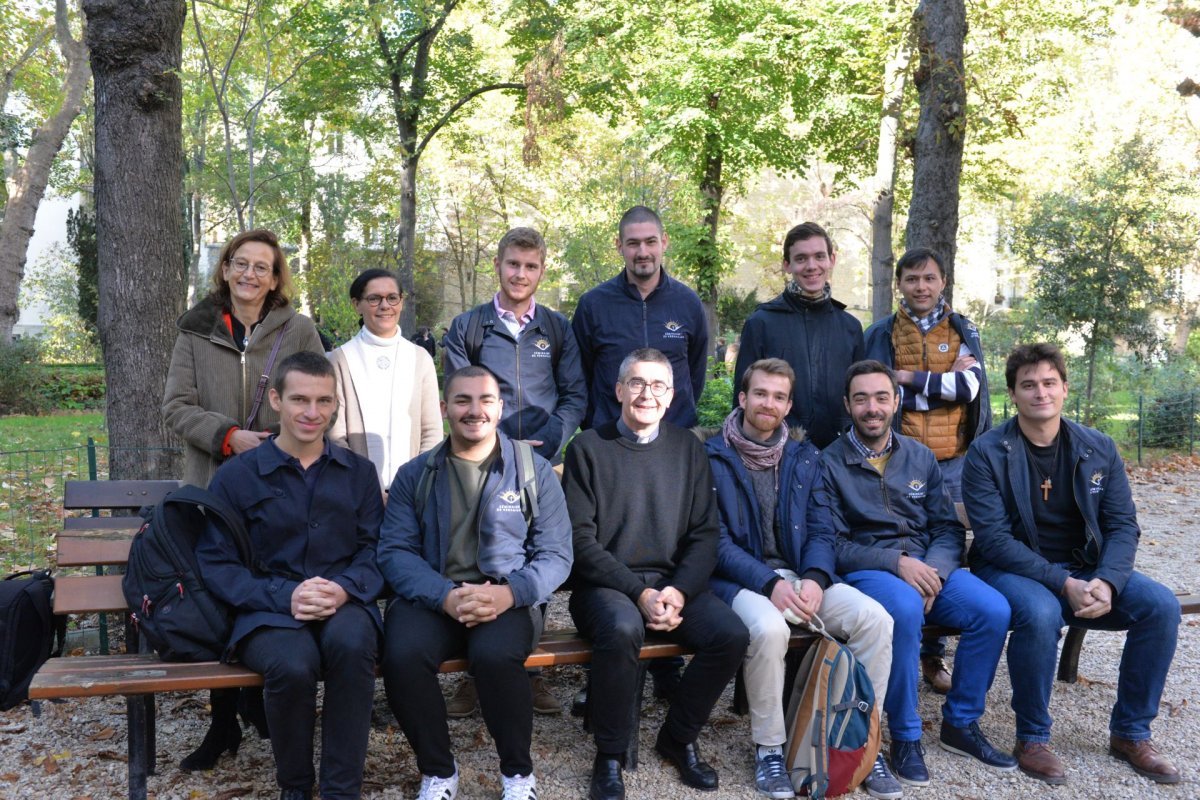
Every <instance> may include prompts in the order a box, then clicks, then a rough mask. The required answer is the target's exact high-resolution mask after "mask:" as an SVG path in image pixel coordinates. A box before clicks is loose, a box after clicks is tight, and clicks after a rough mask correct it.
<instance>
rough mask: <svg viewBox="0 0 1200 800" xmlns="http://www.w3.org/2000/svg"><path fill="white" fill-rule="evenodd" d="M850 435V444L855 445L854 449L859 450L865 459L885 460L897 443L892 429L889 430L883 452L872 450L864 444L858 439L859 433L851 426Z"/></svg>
mask: <svg viewBox="0 0 1200 800" xmlns="http://www.w3.org/2000/svg"><path fill="white" fill-rule="evenodd" d="M848 435H849V437H850V444H852V445H854V449H855V450H857V451H858V454H859V455H860V456H862V457H863V458H883V457H884V456H886V455H887V454H888V453H890V452H892V444H893V443H894V442H895V439H894V437H893V436H892V430H891V428H888V440H887V444H886V445H884V446H883V449H882V450H872V449H871V448H869V447H867V446H866V445H865V444H863V443H862V440H861V439H859V438H858V433H857V432H856V431H855V430H854V426H853V425H851V426H850V433H849V434H848Z"/></svg>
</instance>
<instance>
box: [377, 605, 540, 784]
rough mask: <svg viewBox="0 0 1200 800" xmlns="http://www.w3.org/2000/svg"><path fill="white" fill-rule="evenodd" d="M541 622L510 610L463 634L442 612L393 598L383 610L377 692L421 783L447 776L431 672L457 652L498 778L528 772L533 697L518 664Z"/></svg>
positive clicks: (527, 612)
mask: <svg viewBox="0 0 1200 800" xmlns="http://www.w3.org/2000/svg"><path fill="white" fill-rule="evenodd" d="M541 617H542V614H541V611H540V610H538V609H531V608H510V609H509V610H508V611H505V612H504V613H503V614H501V615H500V616H498V617H496V619H494V620H492V621H491V622H485V623H483V624H482V625H477V626H475V627H474V628H468V627H467V626H466V625H463V624H462V623H460V622H457V621H456V620H454V619H451V618H450V617H448V616H446V615H445V614H444V613H442V612H441V611H430V610H429V609H427V608H422V607H419V606H416V605H414V604H412V603H410V602H409V601H407V600H403V599H400V598H397V599H396V600H394V601H392V603H391V604H390V605H389V606H388V609H387V617H386V620H385V623H384V626H385V628H386V637H385V643H384V648H383V685H384V688H385V689H386V690H387V698H388V704H389V705H390V706H391V708H392V713H393V714H395V715H396V719H397V720H399V722H400V729H401V730H403V731H404V736H405V737H406V738H407V739H408V743H409V745H410V746H411V747H412V749H413V752H414V753H415V754H416V756H417V769H418V770H420V772H421V774H422V775H432V776H436V777H439V778H449V777H450V776H451V775H453V774H454V754H453V753H452V752H451V749H450V726H449V724H448V723H447V722H446V701H445V700H444V699H443V698H442V691H441V688H440V687H439V686H438V666H439V665H440V664H441V663H442V662H443V661H445V660H446V659H448V658H452V657H454V656H460V655H462V654H463V653H464V652H465V653H466V655H467V661H468V664H469V666H468V672H469V673H470V674H471V677H473V678H474V679H475V688H476V689H477V690H478V692H479V709H480V711H481V712H482V713H483V721H484V724H486V725H487V729H488V733H490V734H491V735H492V739H493V740H494V741H495V742H496V752H497V754H498V755H499V756H500V771H501V772H502V773H504V774H505V775H507V776H509V777H512V776H514V775H529V774H530V773H531V772H532V771H533V760H532V758H531V757H530V755H529V746H530V742H531V740H532V739H533V692H532V690H531V689H530V686H529V677H528V675H526V674H525V659H526V658H528V657H529V653H530V651H531V650H533V646H534V643H535V642H536V641H537V638H538V637H539V636H541V627H542V626H541Z"/></svg>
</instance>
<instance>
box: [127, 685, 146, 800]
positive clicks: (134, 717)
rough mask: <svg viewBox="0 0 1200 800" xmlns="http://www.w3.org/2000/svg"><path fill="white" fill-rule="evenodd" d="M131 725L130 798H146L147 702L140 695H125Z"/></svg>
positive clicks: (132, 799)
mask: <svg viewBox="0 0 1200 800" xmlns="http://www.w3.org/2000/svg"><path fill="white" fill-rule="evenodd" d="M125 716H126V718H127V720H128V727H129V800H146V776H147V774H148V771H149V765H148V764H147V758H146V755H147V754H146V738H147V737H146V731H147V726H146V722H147V720H146V703H145V702H144V698H143V697H141V696H138V695H126V696H125Z"/></svg>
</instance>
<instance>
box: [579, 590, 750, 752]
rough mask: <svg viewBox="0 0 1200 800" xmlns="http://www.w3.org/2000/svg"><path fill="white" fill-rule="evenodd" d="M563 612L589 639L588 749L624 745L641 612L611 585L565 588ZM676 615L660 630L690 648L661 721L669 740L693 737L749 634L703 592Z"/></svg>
mask: <svg viewBox="0 0 1200 800" xmlns="http://www.w3.org/2000/svg"><path fill="white" fill-rule="evenodd" d="M570 608H571V617H572V619H574V620H575V625H576V627H578V628H579V632H580V633H581V634H583V635H584V636H586V637H587V638H588V639H590V640H591V642H592V681H591V690H590V692H589V695H588V706H589V709H590V714H591V720H592V732H593V734H594V736H595V738H596V749H597V750H599V751H600V752H601V753H624V752H625V751H626V749H627V748H628V747H629V737H630V736H635V735H637V732H636V731H633V730H631V729H630V727H631V722H632V720H633V704H634V703H635V702H636V701H637V698H635V697H634V694H635V692H636V691H637V672H638V650H640V649H641V647H642V642H643V641H644V640H645V637H646V620H645V618H643V617H642V613H641V612H640V611H639V610H638V608H637V605H636V604H635V603H634V602H633V601H632V600H630V599H629V598H628V597H626V596H625V595H624V594H622V593H621V592H618V591H617V590H615V589H605V588H600V587H589V588H579V589H576V590H574V591H573V592H571V601H570ZM682 616H683V622H682V623H681V624H680V625H679V627H678V628H676V629H675V630H673V631H669V632H667V633H665V634H661V635H663V636H665V637H666V638H667V639H669V640H670V641H672V642H678V643H679V644H681V645H683V646H684V647H687V648H689V649H691V650H695V651H696V655H694V656H693V657H692V660H691V663H690V664H688V666H687V669H685V670H684V671H683V677H682V678H681V679H680V681H679V688H678V689H677V690H676V692H675V698H674V699H673V700H672V701H671V709H670V711H668V712H667V719H666V722H664V723H663V728H664V729H665V730H666V732H667V733H668V734H669V735H670V736H671V737H672V738H673V739H675V740H676V741H678V742H682V743H684V744H689V743H691V742H694V741H696V738H697V737H698V736H699V735H700V728H701V727H702V726H703V725H704V723H705V722H706V721H708V715H709V714H710V713H711V712H712V709H713V706H715V705H716V704H717V700H719V699H720V697H721V692H723V691H725V686H726V684H728V683H729V679H730V678H732V677H733V676H734V674H735V673H736V672H737V669H738V666H740V665H741V663H742V656H743V655H745V653H746V646H747V644H748V643H749V641H750V634H749V633H747V631H746V626H745V625H743V624H742V621H741V620H740V619H738V617H737V615H736V614H734V613H733V609H731V608H730V607H729V606H727V605H726V604H725V603H723V602H721V600H720V599H719V598H717V597H716V596H715V595H713V594H712V593H711V592H704V593H703V594H699V595H697V596H695V597H693V598H691V599H689V600H688V601H687V604H686V605H684V607H683V613H682Z"/></svg>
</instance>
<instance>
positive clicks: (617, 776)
mask: <svg viewBox="0 0 1200 800" xmlns="http://www.w3.org/2000/svg"><path fill="white" fill-rule="evenodd" d="M588 800H625V781H624V779H623V778H622V777H621V761H620V759H616V758H605V757H604V756H602V755H597V756H596V760H595V761H594V762H593V763H592V783H591V785H590V786H589V787H588Z"/></svg>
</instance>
